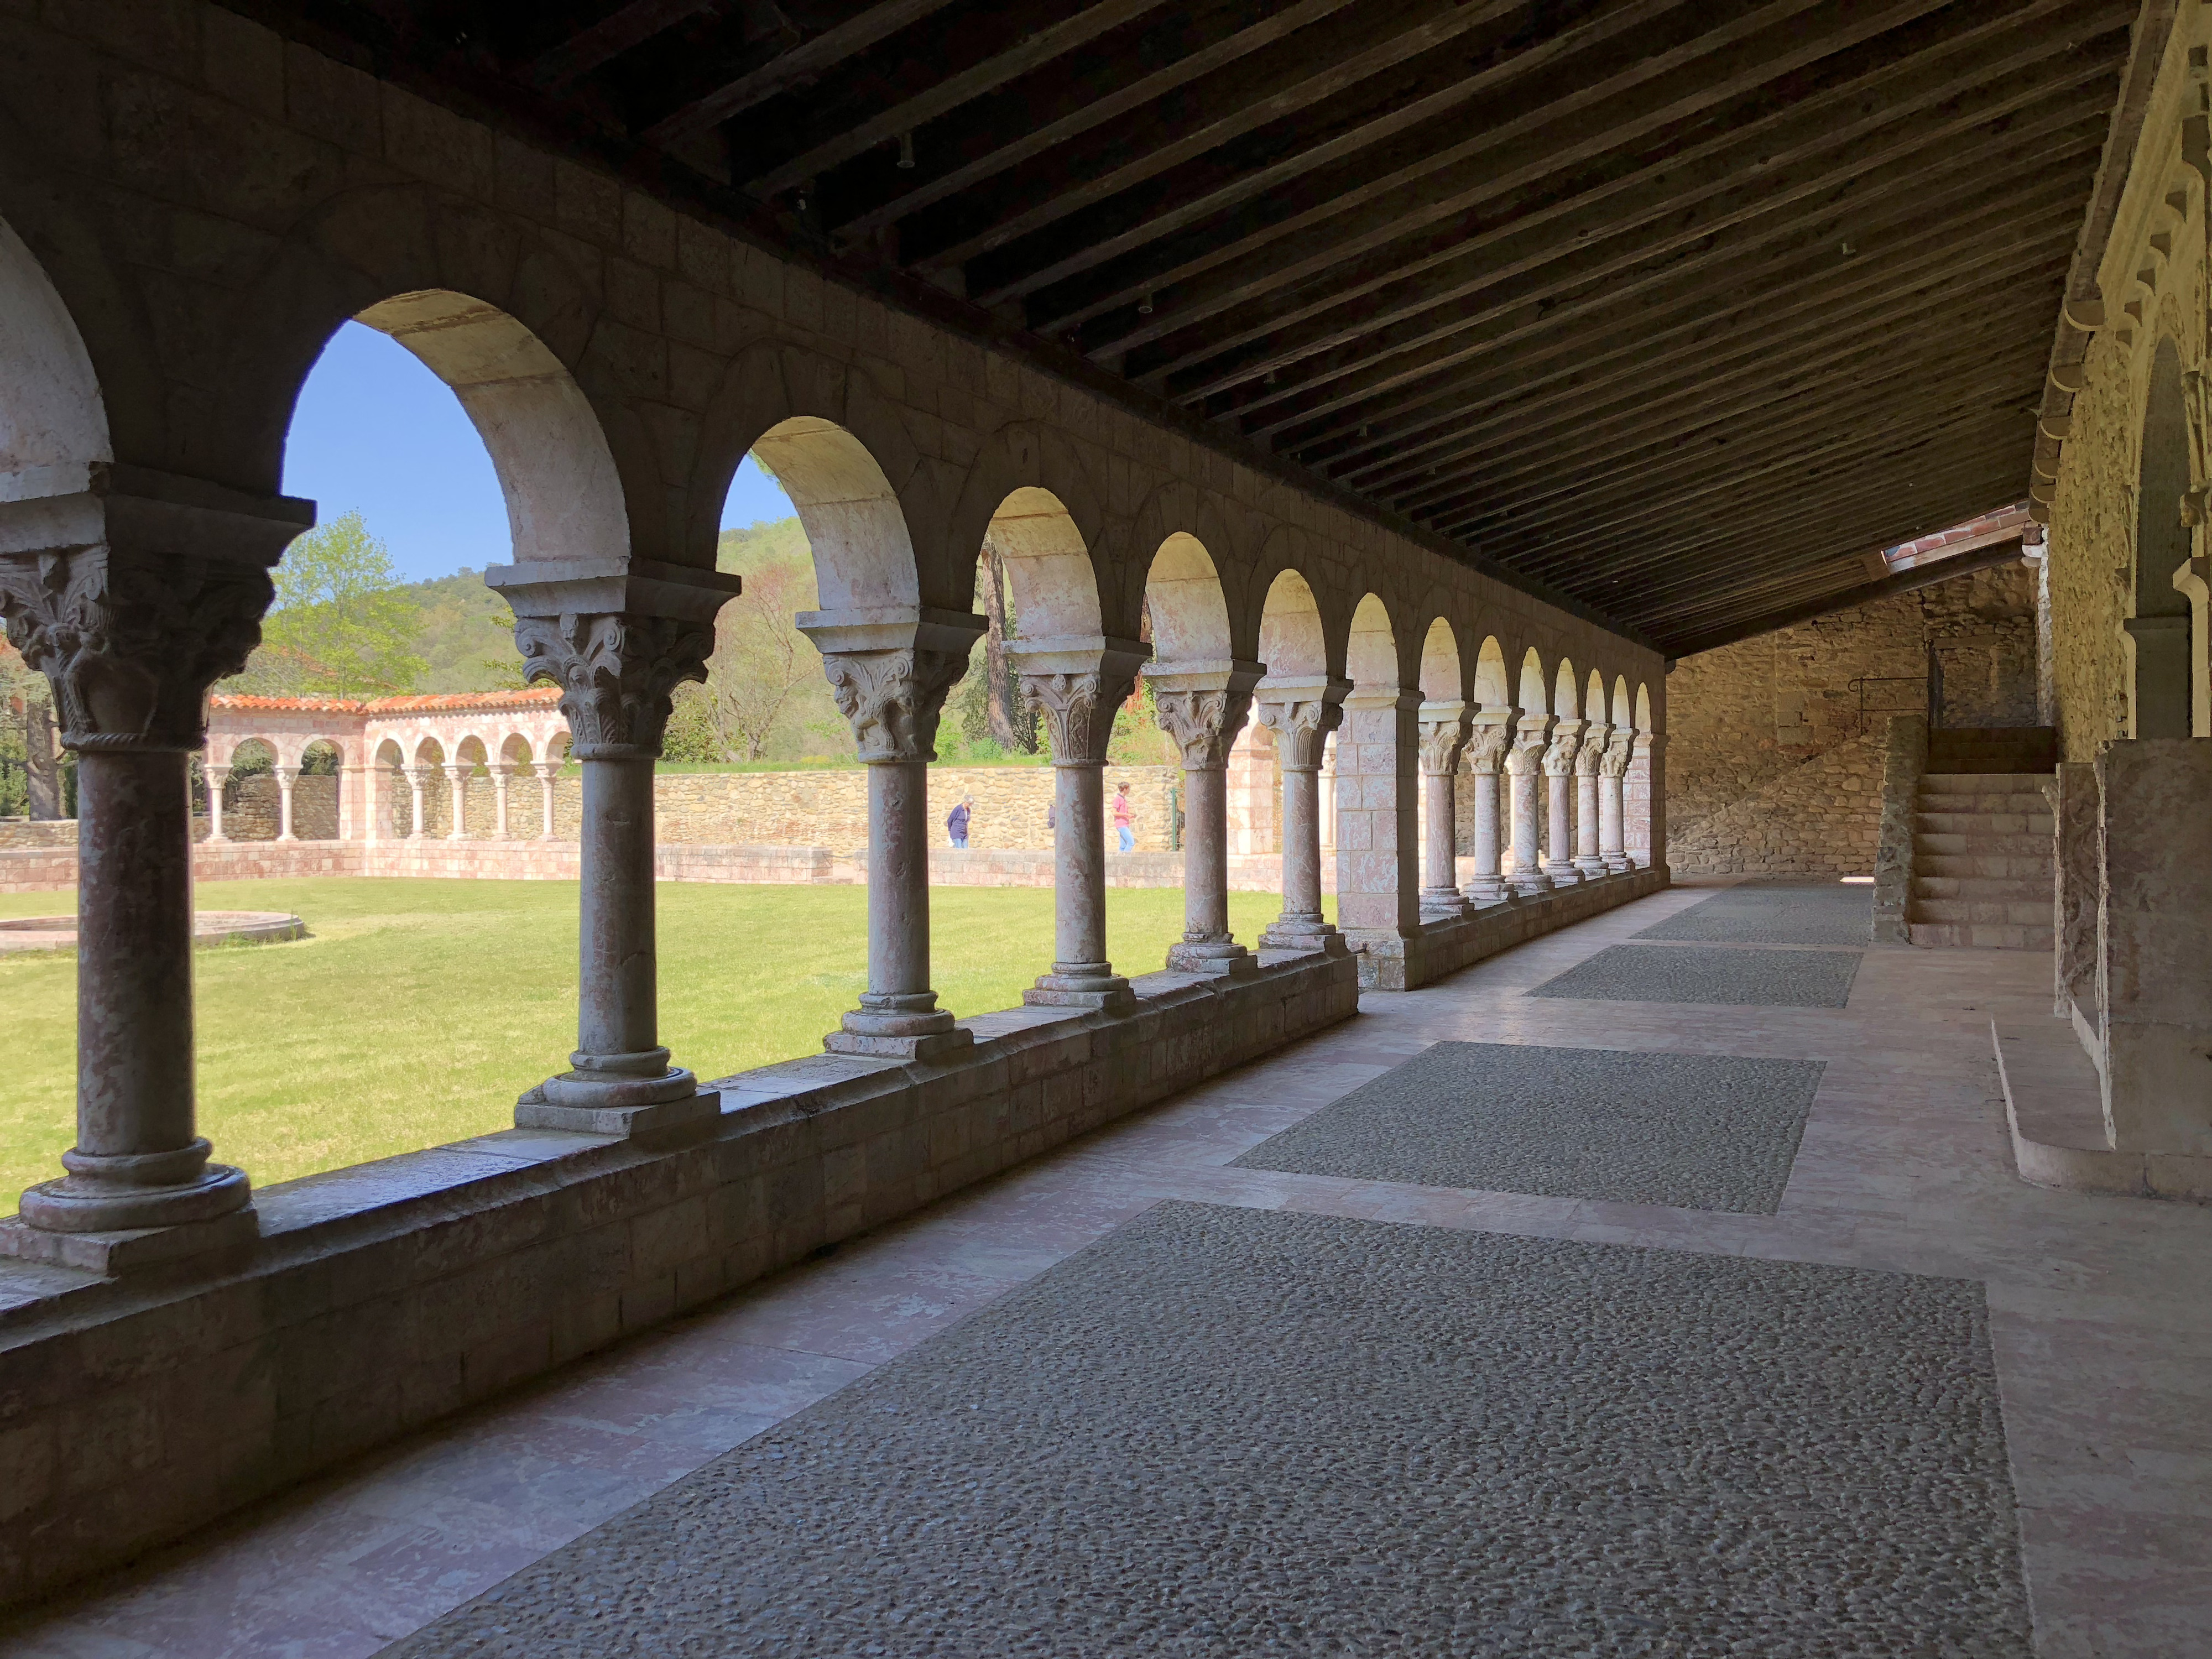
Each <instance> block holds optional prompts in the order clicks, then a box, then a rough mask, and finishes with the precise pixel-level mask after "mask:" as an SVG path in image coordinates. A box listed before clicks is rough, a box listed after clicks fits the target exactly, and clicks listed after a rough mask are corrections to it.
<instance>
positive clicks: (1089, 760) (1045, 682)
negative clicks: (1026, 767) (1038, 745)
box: [1022, 669, 1137, 766]
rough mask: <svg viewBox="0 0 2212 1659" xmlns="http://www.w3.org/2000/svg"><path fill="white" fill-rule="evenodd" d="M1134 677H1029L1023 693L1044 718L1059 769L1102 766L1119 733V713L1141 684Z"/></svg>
mask: <svg viewBox="0 0 2212 1659" xmlns="http://www.w3.org/2000/svg"><path fill="white" fill-rule="evenodd" d="M1136 683H1137V681H1136V676H1135V675H1134V674H1133V673H1131V674H1124V675H1118V676H1110V677H1109V676H1108V675H1106V674H1104V673H1103V672H1101V671H1099V670H1097V669H1085V670H1083V671H1078V672H1073V673H1056V672H1055V673H1044V672H1032V673H1024V675H1023V676H1022V695H1023V696H1025V697H1027V698H1028V699H1029V701H1030V703H1031V704H1032V705H1033V706H1034V707H1035V708H1036V710H1037V712H1038V713H1039V714H1041V715H1042V716H1043V717H1044V724H1045V732H1046V735H1047V736H1048V738H1050V739H1051V743H1052V758H1053V763H1054V765H1057V766H1098V765H1103V764H1104V763H1105V760H1106V744H1107V740H1108V739H1109V738H1111V737H1112V736H1113V734H1114V712H1115V710H1116V709H1117V708H1120V707H1121V704H1122V703H1123V702H1125V701H1127V698H1128V696H1129V693H1130V691H1131V690H1133V688H1134V686H1135V685H1136Z"/></svg>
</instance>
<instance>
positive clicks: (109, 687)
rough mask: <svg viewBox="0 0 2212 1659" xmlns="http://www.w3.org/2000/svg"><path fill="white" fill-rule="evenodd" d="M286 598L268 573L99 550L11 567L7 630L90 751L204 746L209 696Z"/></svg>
mask: <svg viewBox="0 0 2212 1659" xmlns="http://www.w3.org/2000/svg"><path fill="white" fill-rule="evenodd" d="M274 593H275V589H274V587H273V586H272V584H271V583H270V579H269V573H268V572H267V571H266V570H264V569H262V568H259V567H258V566H255V565H251V564H246V563H233V562H228V561H219V560H214V559H208V558H202V557H195V556H190V555H183V554H179V555H173V556H164V557H162V558H161V560H160V561H159V562H155V561H153V560H148V559H138V558H126V557H125V556H121V555H118V553H117V552H116V551H115V550H113V549H112V548H111V547H107V546H105V545H102V544H90V545H87V546H82V547H71V548H57V549H48V550H43V551H40V552H38V553H33V554H24V555H16V556H9V557H4V558H0V622H4V623H6V625H7V632H8V637H9V640H10V641H12V642H13V643H14V644H15V647H16V649H17V650H19V651H21V653H23V660H24V661H25V662H26V663H27V664H29V665H30V666H31V667H32V668H33V669H35V670H37V671H39V672H40V673H42V674H44V675H45V676H46V679H47V682H48V683H49V684H51V685H52V687H53V692H54V702H55V707H56V708H57V709H58V712H59V714H60V715H61V727H62V732H61V738H62V741H63V743H64V744H67V745H68V746H69V747H70V748H72V749H75V750H80V751H82V750H196V749H198V748H200V747H202V746H203V745H204V744H205V743H206V741H207V694H208V688H209V687H210V686H211V685H213V684H215V683H216V681H217V680H219V679H224V678H228V677H229V676H230V675H233V674H235V673H237V672H239V671H240V670H241V669H243V668H244V667H245V666H246V658H247V657H248V656H249V655H251V654H252V651H253V647H255V646H257V645H258V644H259V643H260V642H261V617H262V613H263V612H264V611H266V610H267V609H268V608H269V603H270V599H272V598H273V597H274Z"/></svg>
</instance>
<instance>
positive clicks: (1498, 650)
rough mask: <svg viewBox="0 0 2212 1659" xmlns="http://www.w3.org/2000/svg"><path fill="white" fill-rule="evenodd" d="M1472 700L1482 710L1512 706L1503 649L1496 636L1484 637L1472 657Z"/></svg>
mask: <svg viewBox="0 0 2212 1659" xmlns="http://www.w3.org/2000/svg"><path fill="white" fill-rule="evenodd" d="M1474 701H1475V702H1477V703H1479V704H1480V705H1481V706H1482V707H1483V708H1486V709H1487V708H1510V707H1511V706H1512V702H1513V691H1512V686H1511V684H1510V681H1509V680H1508V679H1507V678H1506V674H1505V648H1504V647H1503V646H1501V645H1499V644H1498V635H1495V634H1491V635H1485V636H1484V638H1483V641H1482V645H1481V647H1480V649H1478V650H1477V651H1476V653H1475V657H1474Z"/></svg>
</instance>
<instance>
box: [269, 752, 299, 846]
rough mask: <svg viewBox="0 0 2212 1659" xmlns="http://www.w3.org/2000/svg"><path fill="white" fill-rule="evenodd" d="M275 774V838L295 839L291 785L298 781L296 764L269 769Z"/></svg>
mask: <svg viewBox="0 0 2212 1659" xmlns="http://www.w3.org/2000/svg"><path fill="white" fill-rule="evenodd" d="M270 770H271V771H273V772H274V773H275V774H276V839H277V840H279V841H297V840H299V839H300V838H299V836H295V835H294V834H293V833H292V786H293V785H294V784H295V783H297V782H298V781H300V769H299V768H298V767H296V766H276V767H272V768H270Z"/></svg>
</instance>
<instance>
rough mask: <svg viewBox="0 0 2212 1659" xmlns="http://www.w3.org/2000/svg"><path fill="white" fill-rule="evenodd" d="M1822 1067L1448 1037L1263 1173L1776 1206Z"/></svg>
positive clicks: (1301, 1131) (1260, 1152)
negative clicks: (1540, 1046) (1465, 1039)
mask: <svg viewBox="0 0 2212 1659" xmlns="http://www.w3.org/2000/svg"><path fill="white" fill-rule="evenodd" d="M1820 1072H1821V1063H1820V1061H1818V1060H1745V1059H1739V1058H1736V1057H1735V1056H1732V1055H1721V1054H1626V1053H1622V1052H1620V1051H1619V1050H1616V1049H1607V1048H1536V1047H1533V1046H1524V1045H1521V1044H1516V1043H1506V1042H1439V1043H1437V1044H1436V1045H1435V1046H1433V1047H1432V1048H1425V1049H1423V1050H1422V1051H1421V1052H1420V1053H1419V1054H1416V1055H1414V1056H1413V1059H1411V1060H1407V1062H1406V1063H1405V1064H1404V1065H1402V1066H1397V1067H1396V1068H1395V1069H1394V1070H1391V1071H1389V1072H1386V1073H1383V1075H1382V1076H1381V1077H1378V1078H1376V1079H1375V1080H1374V1081H1373V1082H1371V1083H1367V1084H1364V1085H1361V1086H1360V1087H1359V1088H1357V1089H1355V1090H1353V1091H1352V1092H1351V1093H1350V1094H1348V1095H1346V1096H1345V1097H1344V1098H1343V1099H1341V1100H1339V1101H1337V1102H1335V1103H1333V1104H1331V1105H1328V1106H1324V1107H1322V1109H1321V1110H1320V1111H1318V1112H1316V1113H1315V1114H1314V1115H1312V1116H1311V1117H1309V1118H1307V1119H1305V1120H1304V1121H1302V1122H1298V1123H1296V1124H1293V1125H1291V1127H1289V1128H1287V1129H1285V1130H1284V1131H1283V1132H1282V1133H1280V1134H1278V1135H1275V1136H1273V1137H1272V1138H1271V1139H1267V1140H1263V1141H1261V1143H1260V1144H1259V1145H1258V1146H1255V1147H1254V1148H1253V1149H1252V1150H1251V1151H1250V1152H1247V1153H1245V1154H1244V1155H1243V1157H1242V1158H1237V1159H1236V1160H1234V1161H1235V1163H1236V1164H1237V1165H1238V1166H1239V1167H1241V1168H1243V1169H1248V1170H1288V1171H1291V1172H1292V1173H1295V1174H1299V1175H1329V1176H1352V1177H1353V1178H1355V1179H1358V1180H1363V1181H1402V1182H1410V1183H1412V1184H1413V1185H1415V1186H1420V1187H1455V1188H1466V1189H1469V1190H1473V1191H1478V1192H1498V1193H1534V1194H1541V1195H1544V1196H1548V1197H1555V1198H1595V1199H1605V1200H1613V1201H1616V1202H1620V1203H1624V1204H1668V1205H1673V1206H1675V1207H1676V1208H1678V1209H1686V1210H1727V1211H1732V1212H1736V1213H1739V1214H1745V1215H1772V1214H1773V1213H1774V1212H1775V1210H1776V1208H1777V1207H1778V1206H1779V1205H1780V1204H1781V1202H1782V1189H1783V1188H1784V1186H1786V1185H1787V1184H1788V1183H1789V1180H1790V1164H1791V1162H1792V1160H1794V1159H1795V1158H1796V1156H1797V1142H1798V1139H1799V1138H1800V1136H1802V1133H1804V1128H1805V1115H1806V1113H1807V1112H1808V1111H1810V1110H1811V1109H1812V1105H1813V1094H1814V1091H1815V1090H1816V1089H1818V1088H1819V1087H1820Z"/></svg>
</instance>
